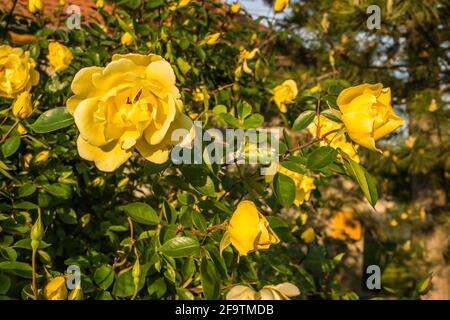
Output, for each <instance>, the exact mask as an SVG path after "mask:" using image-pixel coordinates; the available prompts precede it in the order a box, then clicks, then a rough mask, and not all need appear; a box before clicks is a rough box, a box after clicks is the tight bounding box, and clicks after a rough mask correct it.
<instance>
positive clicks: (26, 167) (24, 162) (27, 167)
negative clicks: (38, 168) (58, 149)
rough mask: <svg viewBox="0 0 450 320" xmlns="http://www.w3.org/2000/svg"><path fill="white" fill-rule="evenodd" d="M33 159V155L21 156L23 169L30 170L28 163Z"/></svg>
mask: <svg viewBox="0 0 450 320" xmlns="http://www.w3.org/2000/svg"><path fill="white" fill-rule="evenodd" d="M31 159H33V155H32V154H31V153H27V154H26V155H24V156H23V168H24V169H25V170H28V169H29V168H30V162H31Z"/></svg>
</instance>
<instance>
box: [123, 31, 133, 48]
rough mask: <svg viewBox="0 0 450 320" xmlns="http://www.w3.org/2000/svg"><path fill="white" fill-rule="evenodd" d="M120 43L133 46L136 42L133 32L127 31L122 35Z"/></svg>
mask: <svg viewBox="0 0 450 320" xmlns="http://www.w3.org/2000/svg"><path fill="white" fill-rule="evenodd" d="M120 43H121V44H122V45H124V46H131V45H132V44H133V43H134V39H133V36H132V35H131V33H129V32H125V33H124V34H123V35H122V36H121V37H120Z"/></svg>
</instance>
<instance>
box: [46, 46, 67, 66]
mask: <svg viewBox="0 0 450 320" xmlns="http://www.w3.org/2000/svg"><path fill="white" fill-rule="evenodd" d="M47 59H48V61H49V62H50V67H51V68H52V70H53V71H54V72H60V71H64V70H66V69H67V68H68V67H69V66H70V63H71V62H72V59H73V55H72V51H70V49H69V48H67V47H66V46H65V45H62V44H60V43H59V42H50V44H49V45H48V55H47Z"/></svg>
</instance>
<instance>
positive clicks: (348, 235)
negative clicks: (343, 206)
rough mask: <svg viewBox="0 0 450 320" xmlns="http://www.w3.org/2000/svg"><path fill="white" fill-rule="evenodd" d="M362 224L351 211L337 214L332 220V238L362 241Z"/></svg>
mask: <svg viewBox="0 0 450 320" xmlns="http://www.w3.org/2000/svg"><path fill="white" fill-rule="evenodd" d="M361 234H362V227H361V223H360V222H359V221H358V220H356V219H355V218H354V216H353V213H352V212H350V211H340V212H337V213H336V214H335V215H334V216H333V218H332V220H331V236H332V237H333V238H336V239H340V240H347V239H352V240H355V241H358V240H359V239H361Z"/></svg>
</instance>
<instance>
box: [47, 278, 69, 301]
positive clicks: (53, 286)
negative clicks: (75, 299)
mask: <svg viewBox="0 0 450 320" xmlns="http://www.w3.org/2000/svg"><path fill="white" fill-rule="evenodd" d="M67 294H68V291H67V288H66V279H64V277H56V278H55V279H53V280H52V281H50V282H49V283H47V285H46V286H45V287H44V296H45V298H46V299H47V300H66V298H67Z"/></svg>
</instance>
